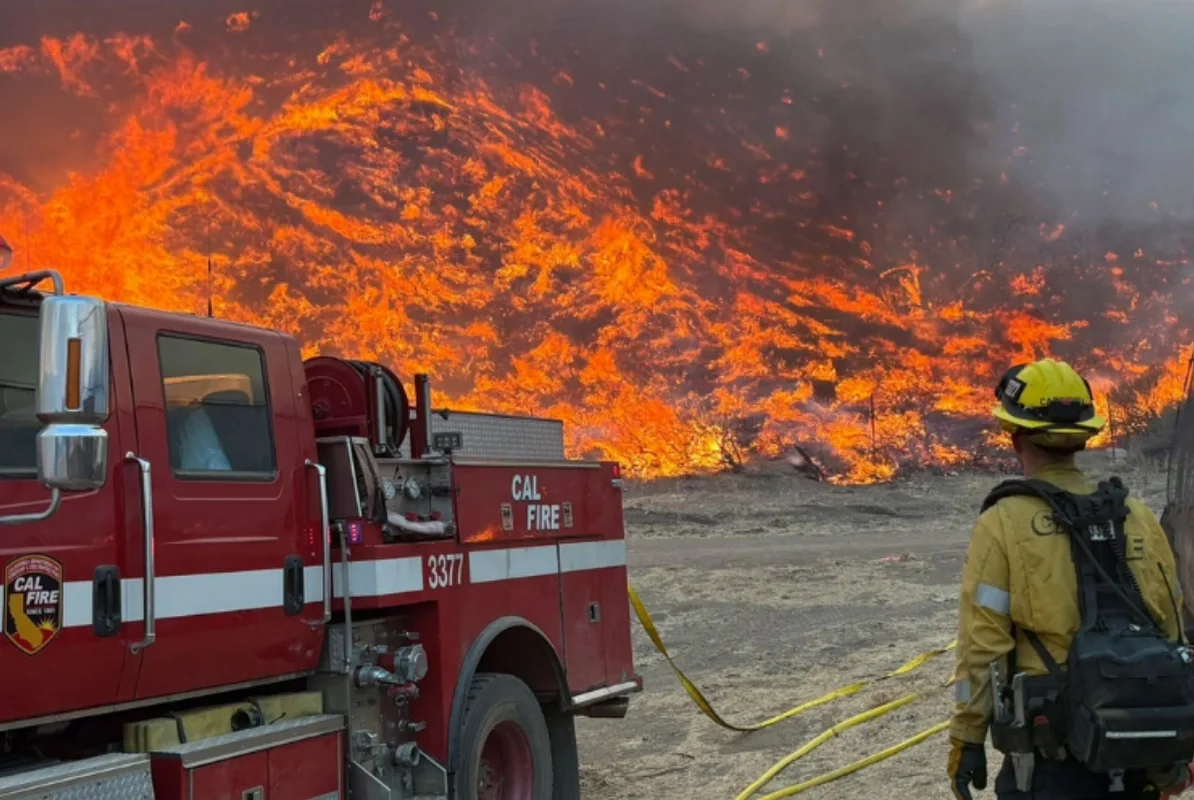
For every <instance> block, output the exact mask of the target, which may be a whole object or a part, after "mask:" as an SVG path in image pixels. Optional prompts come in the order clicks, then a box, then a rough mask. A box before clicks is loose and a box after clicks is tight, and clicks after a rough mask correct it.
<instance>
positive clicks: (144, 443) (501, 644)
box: [0, 271, 642, 800]
mask: <svg viewBox="0 0 1194 800" xmlns="http://www.w3.org/2000/svg"><path fill="white" fill-rule="evenodd" d="M0 343H2V345H3V352H0V517H3V518H2V519H0V522H3V523H5V524H4V525H2V526H0V581H2V583H0V599H2V614H3V616H2V620H3V637H2V638H0V677H2V681H3V682H2V683H0V698H2V699H0V798H4V799H7V798H18V797H19V798H55V799H56V800H65V799H66V798H84V797H86V798H120V799H121V800H134V799H135V798H158V800H181V798H191V799H193V800H217V799H219V798H235V799H236V800H312V799H313V798H318V799H319V800H324V799H325V798H341V797H352V798H357V799H358V800H374V799H375V798H387V799H389V800H397V799H398V798H402V800H415V799H416V798H418V799H419V800H431V799H432V798H460V799H461V800H464V799H466V798H467V800H473V798H477V800H481V799H482V798H484V799H487V800H492V799H496V798H502V800H524V799H526V800H549V799H550V800H572V799H573V798H577V797H579V796H580V787H579V774H578V773H579V767H578V760H577V752H576V738H575V729H574V723H573V719H574V716H575V715H578V714H581V715H588V716H594V717H622V716H624V715H625V713H626V709H627V705H628V702H629V695H631V694H633V693H634V692H636V691H639V690H640V689H641V686H642V683H641V679H640V678H639V677H638V676H637V675H636V674H635V671H634V664H633V661H632V652H631V637H630V613H629V607H628V603H627V597H626V581H627V578H626V550H625V540H624V536H623V521H622V502H621V493H620V492H621V479H620V475H619V469H618V466H617V465H616V464H614V463H608V462H590V461H575V460H567V459H566V458H565V456H564V447H563V432H562V424H561V423H560V422H559V421H557V420H549V419H539V418H531V417H510V416H499V415H489V414H475V413H461V412H455V411H449V410H442V409H434V410H433V409H432V407H431V402H430V390H429V385H428V381H427V378H426V377H425V376H416V377H415V381H414V392H413V401H411V400H410V399H408V394H407V391H406V389H405V387H404V386H403V385H402V384H401V383H400V382H399V380H398V379H397V378H396V377H395V376H394V375H393V373H391V371H390V370H388V369H386V368H385V367H383V366H381V365H379V364H375V363H367V362H361V361H350V360H344V359H339V358H330V357H319V358H312V359H309V360H307V361H306V362H304V361H303V360H302V358H301V356H300V350H299V346H298V344H297V343H296V341H295V340H294V339H293V338H292V337H290V336H287V335H284V334H281V333H278V332H276V331H271V330H264V329H261V328H255V327H251V326H246V325H240V324H234V323H231V322H227V321H221V320H216V319H210V318H205V317H198V316H189V315H183V314H170V313H163V312H160V311H155V310H150V309H145V308H138V307H133V306H128V305H119V304H115V303H107V302H104V301H101V300H98V299H95V298H89V297H80V296H73V295H67V294H65V293H64V291H63V284H62V280H61V278H60V277H59V276H58V275H57V274H56V273H53V272H48V271H47V272H38V273H33V274H27V275H20V276H16V277H9V278H4V279H0ZM412 405H413V408H412V407H411V406H412Z"/></svg>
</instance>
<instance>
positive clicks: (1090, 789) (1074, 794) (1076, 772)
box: [995, 755, 1160, 800]
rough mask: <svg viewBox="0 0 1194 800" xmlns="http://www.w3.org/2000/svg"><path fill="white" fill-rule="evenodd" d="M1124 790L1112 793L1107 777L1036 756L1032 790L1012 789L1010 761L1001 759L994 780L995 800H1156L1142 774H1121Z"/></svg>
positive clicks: (1065, 762)
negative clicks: (1001, 763)
mask: <svg viewBox="0 0 1194 800" xmlns="http://www.w3.org/2000/svg"><path fill="white" fill-rule="evenodd" d="M1123 783H1124V790H1123V791H1122V792H1112V791H1111V782H1110V779H1109V778H1108V776H1107V775H1099V774H1096V773H1093V772H1089V771H1087V770H1086V769H1085V768H1083V767H1082V765H1080V764H1078V763H1077V762H1076V761H1072V760H1070V761H1054V760H1051V759H1048V758H1043V757H1041V756H1039V755H1038V756H1037V758H1036V767H1035V769H1034V770H1033V776H1032V789H1031V790H1030V791H1027V792H1020V791H1017V790H1016V775H1015V773H1014V772H1013V771H1012V763H1011V759H1008V758H1005V759H1004V761H1003V768H1002V769H1000V770H999V774H998V775H997V776H996V777H995V796H996V797H997V798H999V800H1157V798H1158V797H1160V794H1159V793H1158V792H1157V791H1156V790H1155V789H1147V788H1146V787H1147V785H1148V780H1147V779H1146V778H1145V776H1144V773H1143V772H1129V773H1126V774H1125V775H1124V779H1123Z"/></svg>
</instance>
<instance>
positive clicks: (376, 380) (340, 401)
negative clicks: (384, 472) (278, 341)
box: [303, 356, 410, 456]
mask: <svg viewBox="0 0 1194 800" xmlns="http://www.w3.org/2000/svg"><path fill="white" fill-rule="evenodd" d="M303 368H304V370H305V371H306V373H307V392H308V395H309V397H310V402H311V414H312V416H313V418H314V420H315V433H316V436H320V437H323V436H361V437H365V438H367V439H369V441H370V442H372V443H373V444H374V446H375V450H376V449H379V448H385V449H387V450H389V451H390V452H391V455H394V456H396V455H397V454H398V448H399V446H400V445H401V444H402V441H403V439H405V438H406V432H407V429H408V428H409V427H410V400H409V399H408V398H407V396H406V388H405V387H404V386H403V385H402V382H401V381H400V380H398V377H397V376H396V375H394V373H393V372H391V371H390V370H389V369H387V368H386V367H384V366H382V365H381V364H376V363H373V362H370V361H349V360H346V359H343V358H334V357H332V356H319V357H316V358H310V359H307V360H306V361H304V362H303ZM379 401H380V402H381V403H382V404H383V405H382V408H383V409H384V411H385V420H386V428H387V430H386V431H385V436H384V440H380V441H379V436H378V430H377V419H378V408H379V407H378V403H379Z"/></svg>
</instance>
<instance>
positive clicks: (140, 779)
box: [0, 753, 154, 800]
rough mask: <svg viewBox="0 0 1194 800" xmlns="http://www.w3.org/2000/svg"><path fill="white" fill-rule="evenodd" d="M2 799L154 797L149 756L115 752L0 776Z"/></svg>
mask: <svg viewBox="0 0 1194 800" xmlns="http://www.w3.org/2000/svg"><path fill="white" fill-rule="evenodd" d="M0 798H3V800H84V798H86V800H154V797H153V777H152V774H151V767H150V763H149V756H147V755H141V754H139V753H115V754H113V755H107V756H97V757H95V758H88V759H85V760H83V761H69V762H67V763H64V764H56V765H54V766H52V767H43V768H41V769H35V770H30V771H29V772H22V773H19V774H17V775H10V776H8V777H6V778H0Z"/></svg>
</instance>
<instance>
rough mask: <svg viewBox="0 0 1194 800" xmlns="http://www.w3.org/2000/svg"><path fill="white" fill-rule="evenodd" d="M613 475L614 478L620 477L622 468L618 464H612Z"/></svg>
mask: <svg viewBox="0 0 1194 800" xmlns="http://www.w3.org/2000/svg"><path fill="white" fill-rule="evenodd" d="M614 477H615V478H620V477H622V468H621V467H620V466H618V465H617V464H614Z"/></svg>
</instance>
